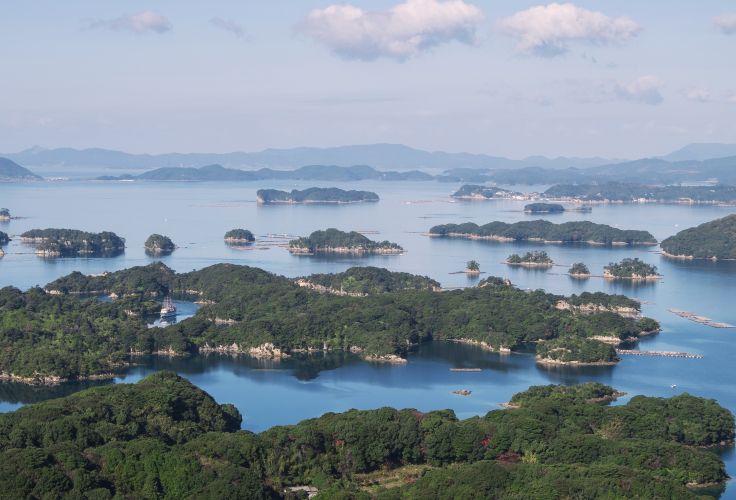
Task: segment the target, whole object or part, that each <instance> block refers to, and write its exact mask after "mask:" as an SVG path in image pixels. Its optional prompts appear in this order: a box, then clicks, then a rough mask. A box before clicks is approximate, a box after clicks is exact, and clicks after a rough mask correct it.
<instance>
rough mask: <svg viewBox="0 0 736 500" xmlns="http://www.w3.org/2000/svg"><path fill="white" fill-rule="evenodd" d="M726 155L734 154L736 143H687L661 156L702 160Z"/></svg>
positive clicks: (678, 159) (671, 158)
mask: <svg viewBox="0 0 736 500" xmlns="http://www.w3.org/2000/svg"><path fill="white" fill-rule="evenodd" d="M727 156H736V144H723V143H718V142H704V143H695V144H688V145H687V146H685V147H683V148H680V149H678V150H676V151H673V152H671V153H669V154H666V155H664V156H662V157H661V158H662V159H663V160H667V161H687V160H698V161H703V160H710V159H713V158H725V157H727Z"/></svg>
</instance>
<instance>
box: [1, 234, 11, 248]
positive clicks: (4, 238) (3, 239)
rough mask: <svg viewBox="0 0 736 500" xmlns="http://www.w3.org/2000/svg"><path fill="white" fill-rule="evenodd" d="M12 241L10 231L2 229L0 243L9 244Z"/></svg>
mask: <svg viewBox="0 0 736 500" xmlns="http://www.w3.org/2000/svg"><path fill="white" fill-rule="evenodd" d="M9 242H10V236H8V233H5V232H3V231H0V245H7V244H8V243H9Z"/></svg>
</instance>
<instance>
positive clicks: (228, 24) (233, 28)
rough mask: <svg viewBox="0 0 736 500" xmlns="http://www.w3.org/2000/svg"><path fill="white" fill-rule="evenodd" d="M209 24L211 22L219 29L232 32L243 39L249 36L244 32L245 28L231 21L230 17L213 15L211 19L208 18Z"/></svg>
mask: <svg viewBox="0 0 736 500" xmlns="http://www.w3.org/2000/svg"><path fill="white" fill-rule="evenodd" d="M210 24H212V25H213V26H214V27H216V28H219V29H221V30H222V31H227V32H228V33H232V34H233V35H235V36H237V37H238V38H243V39H247V38H249V37H248V34H247V33H246V32H245V28H243V26H241V25H240V24H238V23H237V22H235V21H233V20H232V19H223V18H221V17H213V18H212V19H210Z"/></svg>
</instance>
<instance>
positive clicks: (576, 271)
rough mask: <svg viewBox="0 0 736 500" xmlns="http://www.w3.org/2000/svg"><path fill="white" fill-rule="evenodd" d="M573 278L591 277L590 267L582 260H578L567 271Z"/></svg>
mask: <svg viewBox="0 0 736 500" xmlns="http://www.w3.org/2000/svg"><path fill="white" fill-rule="evenodd" d="M567 274H569V275H570V276H571V277H572V278H577V279H585V278H589V277H590V269H588V266H586V265H585V264H584V263H582V262H576V263H574V264H573V265H572V266H570V269H569V270H568V271H567Z"/></svg>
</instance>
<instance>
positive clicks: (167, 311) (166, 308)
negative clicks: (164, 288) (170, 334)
mask: <svg viewBox="0 0 736 500" xmlns="http://www.w3.org/2000/svg"><path fill="white" fill-rule="evenodd" d="M161 319H162V320H171V319H176V306H175V305H174V303H173V302H172V301H171V297H169V296H167V297H166V298H165V299H164V303H163V305H162V306H161Z"/></svg>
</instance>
